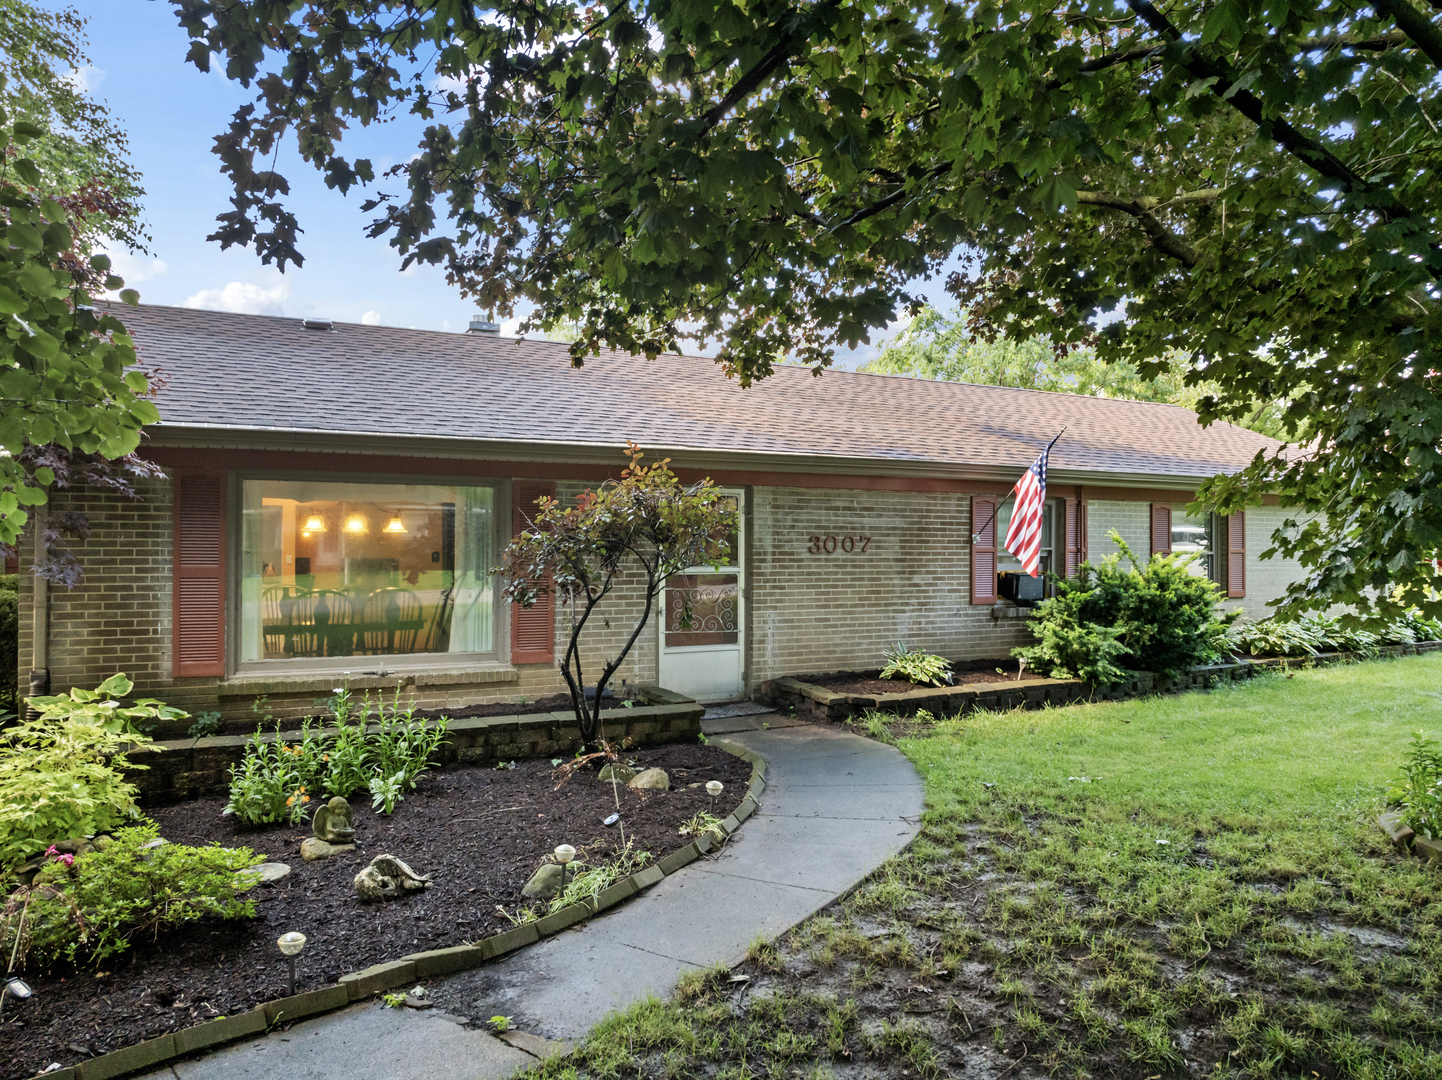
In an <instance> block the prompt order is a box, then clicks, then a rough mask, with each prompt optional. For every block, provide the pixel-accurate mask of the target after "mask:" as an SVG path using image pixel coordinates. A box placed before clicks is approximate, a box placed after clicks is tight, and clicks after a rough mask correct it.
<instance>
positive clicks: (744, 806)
mask: <svg viewBox="0 0 1442 1080" xmlns="http://www.w3.org/2000/svg"><path fill="white" fill-rule="evenodd" d="M757 805H758V804H757V802H756V796H754V795H749V794H748V795H747V796H746V798H744V799H742V800H741V804H740V805H739V806H737V807H736V809H735V810H733V811H732V812H731V816H732V817H734V818H735V819H736V823H737V824H738V825H739V824H740V823H741V822H743V821H745V820H746V819H747V818H749V817H750V816H751V815H752V814H754V813H756V808H757Z"/></svg>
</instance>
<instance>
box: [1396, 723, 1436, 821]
mask: <svg viewBox="0 0 1442 1080" xmlns="http://www.w3.org/2000/svg"><path fill="white" fill-rule="evenodd" d="M1387 802H1388V803H1389V804H1390V805H1392V806H1395V807H1397V808H1398V809H1399V810H1401V812H1402V820H1403V821H1405V822H1406V823H1407V825H1408V826H1409V827H1410V828H1411V829H1412V831H1413V832H1415V833H1417V834H1418V835H1420V836H1425V837H1427V839H1429V840H1437V839H1442V750H1439V748H1438V746H1437V740H1436V739H1430V738H1428V737H1427V736H1426V735H1424V734H1423V733H1422V732H1420V731H1418V732H1416V733H1414V734H1413V736H1412V745H1411V747H1410V749H1409V750H1408V753H1407V762H1406V764H1405V765H1403V766H1402V775H1401V776H1400V777H1398V778H1397V780H1396V782H1395V783H1394V784H1393V785H1392V787H1391V788H1390V789H1389V790H1388V792H1387Z"/></svg>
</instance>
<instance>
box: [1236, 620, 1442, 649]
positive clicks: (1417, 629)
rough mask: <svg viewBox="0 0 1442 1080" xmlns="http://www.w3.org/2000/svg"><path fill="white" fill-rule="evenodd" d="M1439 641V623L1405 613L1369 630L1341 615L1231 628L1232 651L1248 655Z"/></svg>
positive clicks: (1257, 623)
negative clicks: (1349, 623)
mask: <svg viewBox="0 0 1442 1080" xmlns="http://www.w3.org/2000/svg"><path fill="white" fill-rule="evenodd" d="M1438 640H1442V622H1439V621H1438V620H1436V619H1428V618H1424V617H1423V616H1422V615H1420V614H1418V613H1417V612H1408V613H1407V614H1406V615H1403V616H1402V617H1401V618H1399V619H1397V620H1396V621H1395V622H1391V623H1386V624H1383V625H1380V626H1375V627H1373V628H1371V629H1365V630H1364V629H1362V628H1361V627H1356V626H1348V625H1347V622H1346V620H1345V619H1344V618H1343V617H1341V616H1334V615H1307V616H1304V617H1303V618H1300V619H1296V620H1293V621H1287V622H1282V621H1280V620H1278V619H1275V618H1272V619H1260V620H1258V621H1257V622H1254V623H1240V624H1238V625H1237V626H1236V627H1234V628H1233V629H1232V633H1231V635H1230V638H1229V645H1230V647H1231V648H1232V650H1233V651H1234V652H1237V653H1242V654H1250V655H1252V656H1316V655H1317V654H1318V653H1324V652H1353V653H1361V654H1362V655H1364V656H1370V655H1374V654H1375V653H1376V652H1377V649H1378V647H1379V646H1381V645H1403V644H1407V643H1408V642H1413V641H1438Z"/></svg>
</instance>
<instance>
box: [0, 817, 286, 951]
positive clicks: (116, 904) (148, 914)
mask: <svg viewBox="0 0 1442 1080" xmlns="http://www.w3.org/2000/svg"><path fill="white" fill-rule="evenodd" d="M158 836H159V831H158V829H157V828H156V826H155V825H153V824H151V823H149V822H146V823H145V824H143V825H137V826H135V827H133V828H128V829H122V830H120V831H119V832H117V833H116V835H115V838H114V840H113V841H112V842H111V843H110V845H109V846H108V847H106V848H105V850H104V851H96V850H92V851H87V852H86V853H85V854H83V855H78V856H76V857H75V858H74V859H73V860H70V859H68V858H54V859H52V860H51V861H50V862H49V863H48V864H47V865H46V866H45V867H44V868H43V869H42V870H41V871H40V873H39V874H37V875H36V877H35V880H34V882H33V883H32V884H31V885H30V887H29V888H22V889H20V890H18V891H16V892H15V893H14V894H12V895H11V897H10V900H9V902H8V903H7V904H6V906H5V909H4V911H3V913H0V947H3V948H4V950H5V952H6V955H7V956H8V955H9V953H10V950H12V949H14V950H15V951H16V955H17V956H23V957H25V959H26V960H27V961H28V962H30V963H33V964H34V965H35V966H36V967H39V968H41V969H43V968H46V967H49V966H51V965H52V964H54V963H56V962H58V961H68V962H70V963H75V964H80V963H86V962H90V963H100V962H101V961H103V960H105V959H107V958H108V957H112V956H114V955H116V954H117V953H121V952H124V951H125V950H126V949H127V948H129V947H130V944H131V942H132V941H133V940H134V939H136V938H138V937H148V938H149V939H150V940H152V941H154V940H156V939H157V938H158V937H159V936H160V934H161V933H162V932H163V931H165V930H168V929H170V928H171V927H174V926H178V925H180V924H181V923H185V922H191V921H193V920H195V919H204V918H218V919H248V918H253V917H254V916H255V901H253V900H246V899H243V898H242V896H241V895H239V894H238V893H237V891H236V874H237V872H239V871H240V870H243V869H244V868H246V867H248V866H253V865H255V863H257V862H259V861H260V860H259V857H258V856H257V855H256V854H255V853H254V852H253V851H251V850H250V849H249V848H223V847H218V846H212V847H203V848H199V847H189V846H186V845H184V844H167V843H161V844H160V845H158V846H155V847H149V846H147V845H150V844H152V843H154V841H155V840H156V839H158ZM17 938H18V940H17Z"/></svg>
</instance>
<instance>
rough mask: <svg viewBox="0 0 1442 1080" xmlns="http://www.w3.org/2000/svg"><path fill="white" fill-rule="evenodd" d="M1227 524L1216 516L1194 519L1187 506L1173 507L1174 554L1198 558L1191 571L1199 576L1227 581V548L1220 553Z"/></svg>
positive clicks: (1223, 548)
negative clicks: (1222, 535) (1218, 540)
mask: <svg viewBox="0 0 1442 1080" xmlns="http://www.w3.org/2000/svg"><path fill="white" fill-rule="evenodd" d="M1224 524H1225V523H1224V522H1223V521H1222V520H1221V519H1220V518H1218V517H1217V516H1216V515H1215V514H1202V515H1201V516H1199V517H1193V516H1191V515H1190V514H1188V513H1187V511H1186V507H1185V506H1173V507H1172V554H1173V555H1194V556H1196V558H1194V559H1193V560H1192V563H1191V567H1190V568H1191V571H1192V573H1194V574H1196V575H1197V576H1198V577H1204V578H1210V579H1211V580H1212V581H1216V582H1220V583H1223V584H1225V582H1226V561H1227V554H1226V547H1225V545H1223V547H1222V549H1221V550H1220V551H1218V548H1217V536H1218V535H1219V534H1220V530H1221V528H1222V526H1223V525H1224Z"/></svg>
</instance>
